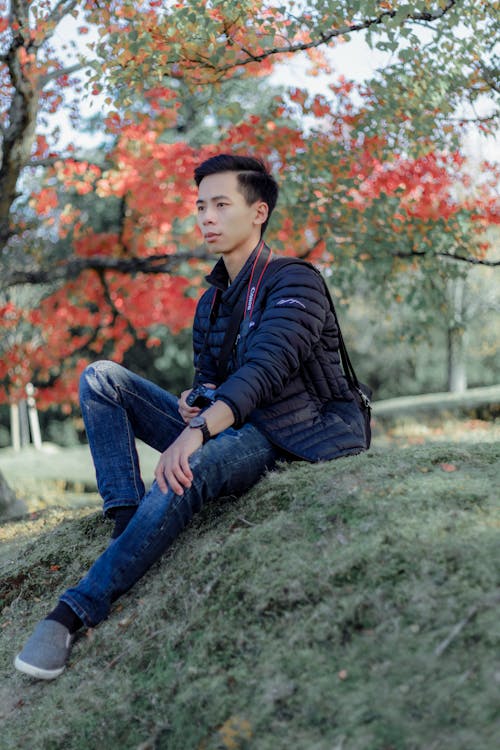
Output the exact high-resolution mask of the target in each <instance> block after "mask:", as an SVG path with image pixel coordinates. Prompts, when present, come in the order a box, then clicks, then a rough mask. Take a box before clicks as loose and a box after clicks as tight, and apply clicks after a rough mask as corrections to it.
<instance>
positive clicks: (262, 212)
mask: <svg viewBox="0 0 500 750" xmlns="http://www.w3.org/2000/svg"><path fill="white" fill-rule="evenodd" d="M268 216H269V206H268V205H267V203H265V202H264V201H259V202H258V203H256V204H255V219H254V223H255V224H260V225H262V224H264V223H265V222H266V221H267V217H268Z"/></svg>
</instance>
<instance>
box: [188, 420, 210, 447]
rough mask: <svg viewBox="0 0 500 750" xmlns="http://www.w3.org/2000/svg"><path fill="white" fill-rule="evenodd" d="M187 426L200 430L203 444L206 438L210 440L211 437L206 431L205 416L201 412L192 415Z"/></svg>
mask: <svg viewBox="0 0 500 750" xmlns="http://www.w3.org/2000/svg"><path fill="white" fill-rule="evenodd" d="M189 426H190V427H192V428H193V429H194V430H201V434H202V435H203V445H205V443H206V442H207V440H210V438H211V437H212V436H211V434H210V433H209V431H208V427H207V422H206V420H205V417H204V416H203V415H202V414H198V416H197V417H193V418H192V420H191V421H190V423H189Z"/></svg>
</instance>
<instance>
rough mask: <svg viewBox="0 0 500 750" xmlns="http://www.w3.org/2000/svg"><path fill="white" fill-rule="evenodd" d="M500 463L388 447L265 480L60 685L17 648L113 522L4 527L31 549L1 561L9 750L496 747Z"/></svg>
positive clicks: (172, 564)
mask: <svg viewBox="0 0 500 750" xmlns="http://www.w3.org/2000/svg"><path fill="white" fill-rule="evenodd" d="M498 459H499V448H498V444H495V443H488V442H485V443H475V444H472V443H471V444H467V443H466V442H464V443H461V444H451V443H444V442H443V443H439V444H425V445H422V446H408V447H398V446H396V447H394V446H392V447H390V446H389V447H382V446H380V447H378V448H376V449H374V450H373V451H371V452H370V453H368V454H365V455H362V456H358V457H352V458H348V459H341V460H339V461H336V462H332V463H329V464H324V465H315V466H311V465H305V464H295V465H292V466H290V467H287V468H286V469H282V470H279V471H277V472H275V473H273V474H270V475H269V476H267V477H265V478H264V479H263V481H262V482H261V483H260V484H259V485H258V486H257V487H255V488H254V489H253V491H252V492H250V493H249V494H247V495H246V496H245V497H244V498H241V499H239V500H237V501H234V500H221V501H218V502H216V503H213V504H212V505H211V506H210V507H207V508H206V509H205V510H204V511H203V512H202V513H201V514H200V515H199V516H198V517H197V518H196V520H195V521H194V523H193V525H192V526H191V527H190V529H189V530H188V531H187V532H185V533H184V534H183V536H182V537H181V538H180V539H179V540H178V541H177V542H176V544H175V545H174V546H173V548H172V549H171V551H170V552H169V553H168V554H167V555H166V556H165V557H164V558H163V559H162V560H161V561H160V562H159V563H157V564H156V565H155V566H154V567H153V568H152V569H151V571H150V572H149V573H148V574H147V576H146V577H145V578H144V579H143V581H141V582H140V583H139V584H138V585H137V586H136V587H135V588H134V589H133V590H132V591H131V592H129V593H128V594H127V595H126V596H124V597H123V598H122V599H121V600H120V602H118V603H117V604H116V606H115V608H114V610H113V612H112V614H111V616H110V618H109V619H108V620H107V621H106V622H104V623H102V624H101V625H100V626H99V628H96V629H95V630H93V631H88V632H87V634H86V635H85V636H83V637H82V638H81V639H80V640H79V641H78V642H77V644H76V645H75V647H74V649H73V651H72V654H71V658H70V664H69V668H68V669H67V670H66V672H65V673H64V674H63V676H62V677H61V678H59V680H57V681H55V682H53V683H41V682H36V681H31V680H30V679H29V678H27V677H25V676H23V675H21V674H18V673H15V672H14V671H13V669H12V667H11V662H12V658H13V655H14V654H15V652H16V651H17V650H18V649H19V648H20V647H21V646H22V644H23V642H24V640H25V639H26V637H27V636H28V635H29V634H30V632H31V630H32V628H33V626H34V625H35V623H36V622H37V621H38V620H39V619H40V618H41V617H43V616H44V614H46V612H47V611H48V609H49V607H51V606H52V605H53V603H55V601H56V599H57V594H58V593H60V592H61V591H62V590H63V589H64V588H65V587H66V586H68V585H70V584H73V583H74V582H75V580H77V579H78V578H79V577H80V575H81V574H82V573H83V572H84V570H85V569H86V567H87V566H88V565H89V564H90V563H91V561H92V560H93V559H94V558H95V556H96V555H97V554H98V553H99V551H100V550H102V549H103V548H104V547H105V545H106V544H107V540H108V536H109V532H110V526H109V524H108V523H107V522H105V521H103V520H102V518H101V516H100V514H99V513H97V512H96V511H95V509H91V510H90V512H89V509H87V510H85V509H84V508H78V509H76V510H75V511H74V512H73V513H72V518H70V519H68V515H69V513H68V511H66V512H65V519H66V520H63V514H62V511H58V510H54V509H52V510H48V511H46V512H43V513H40V514H39V515H38V516H37V517H36V518H33V519H31V520H29V523H28V521H27V520H26V519H24V520H20V521H19V522H17V524H15V523H11V524H7V525H5V527H4V534H6V535H7V537H8V534H9V533H12V534H13V533H14V532H13V529H17V530H18V531H20V532H21V534H23V533H24V534H26V538H25V539H24V540H22V541H21V545H20V547H19V548H18V549H17V550H16V553H15V555H14V552H13V551H12V554H11V559H6V558H5V556H4V562H3V564H2V569H3V576H2V580H1V582H0V598H1V599H2V601H3V606H4V609H3V613H2V615H3V616H2V627H1V631H0V657H1V658H0V670H1V677H2V679H1V683H0V685H1V687H0V718H1V719H2V725H3V729H2V743H1V744H2V748H4V750H10V749H11V748H12V749H14V748H15V750H18V748H23V747H29V748H36V749H37V750H38V749H39V748H41V749H43V750H45V749H47V750H56V749H58V748H61V750H62V748H64V750H76V749H78V750H94V749H95V750H97V749H98V748H99V750H100V749H101V748H108V749H109V750H114V749H115V748H116V749H118V748H120V750H122V749H125V750H128V749H129V748H130V749H132V748H133V749H134V750H152V749H153V748H161V749H165V750H166V749H167V748H168V750H220V749H222V750H225V749H226V750H238V749H241V750H244V749H245V748H256V749H257V750H285V748H286V750H289V748H293V749H294V750H333V749H334V748H339V749H340V748H342V750H365V749H366V750H392V749H393V750H411V749H413V748H415V749H417V748H419V749H420V748H428V749H430V748H436V749H437V748H439V750H445V749H448V748H449V749H450V750H461V749H463V750H465V749H466V748H467V750H470V748H472V747H473V748H475V750H491V749H492V748H494V747H500V725H499V723H498V718H499V717H498V706H499V704H498V690H499V685H500V662H499V657H498V654H499V653H500V649H499V645H500V644H499V641H500V635H499V631H498V621H499V616H498V615H499V581H498V573H499V571H500V564H499V563H500V560H499V558H500V553H499V545H498V526H499V521H500V518H499V516H500V514H499V507H498V502H497V497H496V491H495V487H496V485H497V482H498V476H497V475H498ZM28 525H29V528H28ZM18 540H19V537H18ZM6 541H7V544H9V543H11V544H13V542H12V541H10V542H9V539H8V538H7V539H6ZM7 549H9V547H8V546H7ZM13 549H14V548H12V550H13Z"/></svg>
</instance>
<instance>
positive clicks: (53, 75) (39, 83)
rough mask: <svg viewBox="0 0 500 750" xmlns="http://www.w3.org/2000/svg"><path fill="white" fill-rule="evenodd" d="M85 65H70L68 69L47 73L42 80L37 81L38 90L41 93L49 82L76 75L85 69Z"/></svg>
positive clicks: (41, 77)
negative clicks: (78, 71) (72, 74)
mask: <svg viewBox="0 0 500 750" xmlns="http://www.w3.org/2000/svg"><path fill="white" fill-rule="evenodd" d="M85 67H86V64H85V63H75V64H74V65H70V66H69V67H68V68H60V69H56V70H51V71H50V73H46V74H45V75H44V76H40V78H39V79H38V81H37V89H38V90H39V91H41V90H42V89H43V88H45V86H46V85H47V83H49V81H53V80H54V79H55V78H56V79H57V78H61V76H69V75H71V73H75V72H76V71H77V70H82V68H85Z"/></svg>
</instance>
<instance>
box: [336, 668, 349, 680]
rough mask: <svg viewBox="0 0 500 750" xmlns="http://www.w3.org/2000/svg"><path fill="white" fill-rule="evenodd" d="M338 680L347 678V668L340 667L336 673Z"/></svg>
mask: <svg viewBox="0 0 500 750" xmlns="http://www.w3.org/2000/svg"><path fill="white" fill-rule="evenodd" d="M338 678H339V680H346V679H347V669H341V670H340V672H339V673H338Z"/></svg>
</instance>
